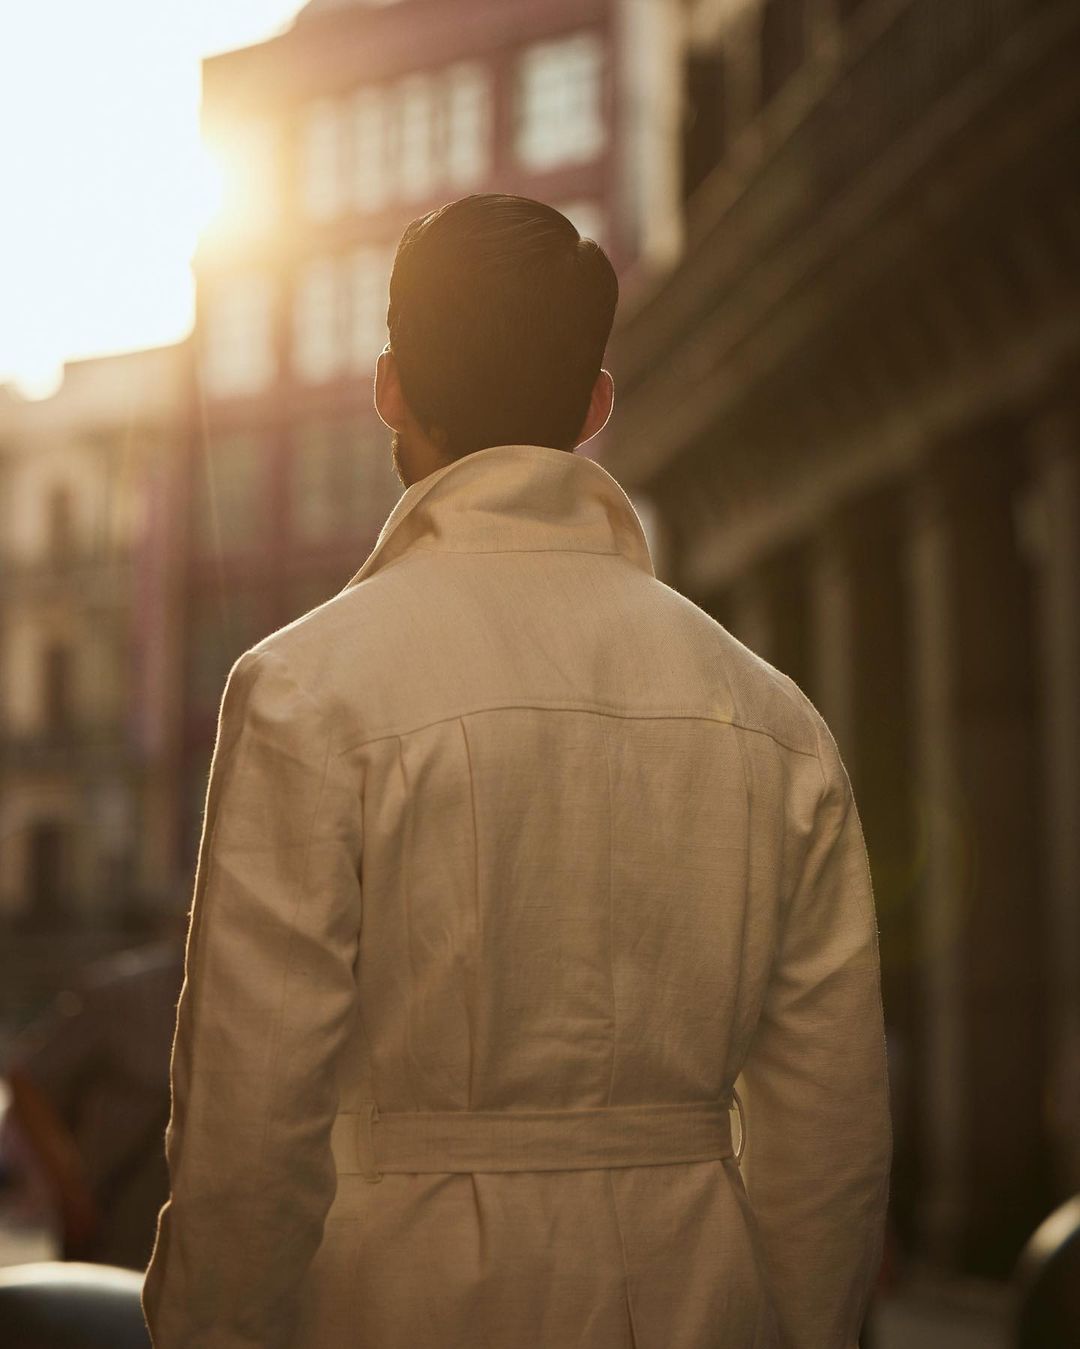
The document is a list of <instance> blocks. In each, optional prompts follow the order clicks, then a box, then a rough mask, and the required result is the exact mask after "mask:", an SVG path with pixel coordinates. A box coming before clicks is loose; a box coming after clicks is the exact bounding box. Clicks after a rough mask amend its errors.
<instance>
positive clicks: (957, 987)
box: [906, 477, 967, 1266]
mask: <svg viewBox="0 0 1080 1349" xmlns="http://www.w3.org/2000/svg"><path fill="white" fill-rule="evenodd" d="M907 504H908V511H909V533H908V538H907V557H906V562H907V573H908V589H909V596H910V612H911V621H912V631H911V654H912V718H911V724H912V729H913V733H914V741H915V744H914V754H913V773H914V794H915V812H916V833H917V838H918V842H919V852H920V854H921V856H922V858H923V864H922V868H921V872H920V876H919V879H918V959H919V965H920V970H921V1001H922V1007H923V1017H922V1024H923V1026H924V1027H925V1038H924V1043H923V1044H922V1046H921V1056H920V1057H921V1059H922V1063H921V1072H920V1073H919V1077H920V1079H921V1088H922V1090H921V1093H920V1094H921V1101H922V1112H921V1130H920V1132H921V1136H922V1144H923V1146H922V1149H921V1151H922V1154H923V1158H924V1165H923V1190H922V1194H921V1195H920V1197H919V1203H918V1218H917V1222H918V1226H919V1229H920V1232H921V1237H922V1243H921V1244H922V1245H923V1246H924V1248H925V1249H926V1251H927V1254H928V1255H929V1257H930V1259H931V1260H932V1261H933V1263H935V1264H938V1265H944V1266H948V1265H951V1264H952V1263H953V1262H954V1256H955V1252H956V1249H957V1247H958V1245H959V1241H960V1231H961V1225H962V1218H963V1201H964V1194H965V1191H966V1188H967V1167H966V1162H967V1155H966V1149H965V1147H964V1136H963V1114H964V1110H963V1104H964V1096H965V1092H966V1082H965V1069H966V1062H965V1056H964V1026H963V998H962V989H961V976H960V968H959V946H958V940H957V939H958V935H959V930H960V917H961V916H960V912H959V909H960V904H961V895H962V893H963V872H964V865H963V857H962V844H961V839H962V835H963V825H962V811H961V805H960V791H959V785H958V782H957V774H956V757H957V756H956V739H955V733H956V727H955V723H954V719H953V704H954V700H955V671H956V650H955V645H954V644H955V637H956V625H955V611H954V605H953V603H952V595H953V579H952V578H953V557H952V538H951V536H950V529H949V519H948V514H947V510H946V501H945V496H944V492H943V491H942V489H941V486H940V484H939V483H938V482H936V481H935V480H934V479H932V478H930V477H920V478H918V479H916V481H915V482H914V483H913V484H912V487H911V492H910V496H909V499H908V503H907Z"/></svg>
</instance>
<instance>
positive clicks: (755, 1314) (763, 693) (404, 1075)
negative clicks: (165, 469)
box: [143, 196, 892, 1349]
mask: <svg viewBox="0 0 1080 1349" xmlns="http://www.w3.org/2000/svg"><path fill="white" fill-rule="evenodd" d="M616 300H617V285H616V281H615V276H614V273H613V272H612V269H611V266H610V263H609V262H608V260H607V258H606V257H605V255H604V254H603V252H602V251H601V249H600V248H599V247H598V246H597V244H595V243H594V242H592V241H591V240H583V239H580V238H579V236H578V234H577V231H576V230H575V229H574V227H573V226H572V225H571V224H570V222H569V221H568V220H566V219H565V217H563V216H562V215H560V214H559V213H558V212H557V211H555V210H553V209H551V208H550V207H548V206H544V205H542V204H540V203H538V202H534V201H529V200H526V199H522V198H518V197H510V196H472V197H466V198H464V199H462V200H460V201H456V202H452V203H450V204H449V205H447V206H445V207H443V208H442V209H440V210H438V211H435V212H433V213H431V214H430V215H427V216H425V217H423V218H422V219H420V220H418V221H414V222H413V223H412V224H411V225H410V226H409V227H408V229H407V230H406V231H405V233H404V235H403V236H402V239H401V242H400V244H399V247H398V250H397V254H396V258H395V262H394V268H393V274H392V277H391V281H390V304H389V311H388V326H389V337H390V341H389V343H388V345H387V347H386V349H385V350H384V351H383V353H382V355H381V356H380V357H379V360H378V365H377V370H376V375H375V405H376V408H377V410H378V412H379V415H380V416H381V418H382V419H383V421H384V422H385V423H386V425H387V426H388V427H389V428H390V429H391V430H392V431H393V441H392V447H393V455H394V461H395V464H396V465H397V470H398V473H399V475H400V477H401V480H402V482H403V484H405V487H406V490H405V492H404V493H403V495H402V496H401V498H400V500H399V501H398V502H397V504H396V505H395V507H394V509H393V510H392V511H391V513H390V515H389V517H388V519H387V521H386V523H385V525H384V526H383V529H382V531H381V533H380V534H379V537H378V540H377V542H376V544H375V547H374V549H373V551H372V552H371V554H370V556H369V557H368V559H367V561H366V562H365V563H364V565H363V566H362V567H361V568H360V570H359V571H358V572H357V574H356V575H355V576H354V577H353V578H352V580H351V581H350V582H349V583H348V584H347V585H346V587H345V589H344V590H342V591H341V592H340V593H339V594H338V595H336V596H334V597H333V598H332V599H330V600H329V601H327V602H326V603H325V604H322V605H320V606H319V607H318V608H316V609H314V610H312V611H311V612H309V613H307V614H304V615H303V616H302V617H301V618H299V619H297V620H296V621H295V622H292V623H290V624H288V625H287V626H286V627H284V628H281V629H279V630H278V631H277V632H275V633H272V634H271V635H270V636H268V637H266V638H264V639H263V640H262V641H260V642H258V643H257V644H256V645H255V646H254V647H252V648H251V649H250V650H249V651H247V652H245V653H244V654H243V655H242V656H241V657H240V658H239V660H238V661H237V662H236V664H235V665H234V666H233V668H232V670H231V671H230V674H229V678H228V680H227V682H226V686H225V690H224V695H223V700H222V706H221V713H220V720H219V725H218V734H217V743H216V746H215V750H214V757H213V761H212V765H211V772H210V781H209V786H208V791H207V801H206V814H205V820H204V825H203V834H202V840H201V844H200V851H199V861H198V866H197V869H196V878H195V893H194V899H193V903H192V909H191V922H190V933H189V938H188V949H187V967H186V978H185V983H184V986H183V989H182V992H181V997H180V1002H179V1007H178V1014H177V1027H176V1039H175V1044H174V1048H173V1055H172V1089H173V1115H172V1118H171V1120H170V1123H169V1126H168V1129H167V1131H166V1138H165V1143H166V1152H167V1157H168V1165H169V1171H170V1176H171V1197H170V1200H169V1202H168V1203H167V1204H166V1205H165V1206H164V1207H163V1209H162V1211H161V1214H160V1219H159V1229H158V1235H157V1242H156V1245H155V1249H154V1252H153V1256H152V1258H151V1261H150V1265H149V1268H148V1271H147V1275H146V1281H145V1287H144V1293H143V1304H144V1310H145V1312H146V1317H147V1321H148V1324H149V1326H150V1329H151V1332H152V1334H153V1338H154V1343H155V1345H156V1346H157V1349H240V1347H241V1346H244V1347H245V1349H247V1347H249V1346H250V1347H252V1349H254V1346H256V1345H257V1346H259V1349H285V1346H288V1347H289V1349H339V1347H340V1349H479V1347H480V1346H487V1347H488V1349H569V1346H571V1345H574V1346H578V1347H579V1349H623V1347H624V1346H637V1347H638V1349H654V1347H655V1349H720V1347H721V1346H723V1349H752V1347H753V1349H765V1347H766V1346H768V1347H770V1349H771V1347H772V1346H777V1347H779V1346H793V1347H796V1349H854V1346H855V1344H856V1339H857V1335H858V1330H859V1326H860V1324H861V1321H862V1318H863V1315H864V1312H865V1309H866V1304H867V1301H868V1298H869V1294H870V1290H871V1287H872V1284H873V1281H874V1277H875V1275H876V1274H877V1271H878V1266H879V1261H880V1256H881V1245H882V1234H883V1228H884V1217H885V1207H886V1198H887V1188H888V1177H889V1165H890V1160H891V1149H892V1135H891V1129H890V1122H889V1112H888V1082H887V1070H886V1060H885V1038H884V1023H883V1017H882V1006H881V992H880V974H879V962H878V945H877V929H876V922H875V914H874V903H873V895H872V891H871V883H870V876H869V871H868V867H867V859H866V851H865V848H864V845H863V837H862V832H861V829H860V825H859V818H858V814H857V811H856V808H855V804H854V802H853V800H852V795H851V789H850V786H849V783H848V778H847V775H846V773H845V771H844V768H843V766H842V764H841V761H840V758H839V756H838V753H837V750H836V746H835V744H834V742H833V739H832V737H831V735H830V734H829V731H828V729H827V728H826V726H825V723H824V722H823V720H822V718H821V717H820V716H819V714H818V713H817V712H816V711H815V709H814V708H813V707H812V706H811V704H810V703H809V701H808V700H807V699H806V697H805V696H804V695H803V694H802V693H801V692H800V690H799V689H798V688H797V687H796V686H795V685H794V684H793V683H792V681H791V680H790V679H788V678H787V677H785V676H784V675H783V674H781V673H780V672H778V671H777V670H775V669H773V667H772V666H770V665H768V664H766V663H765V662H764V661H762V660H760V659H759V658H758V657H757V656H755V655H754V654H753V653H752V652H750V651H748V650H747V649H746V648H745V647H744V646H742V645H740V643H739V642H738V641H736V640H735V638H734V637H732V636H731V635H730V634H729V633H728V632H727V631H726V630H725V629H724V628H723V627H721V626H720V625H719V624H718V623H716V622H714V620H713V619H711V618H710V617H709V616H708V615H707V614H705V613H704V612H703V611H702V610H701V609H699V608H697V607H696V606H695V605H693V604H692V603H691V602H690V601H689V600H688V599H686V598H685V597H684V596H682V595H680V594H678V593H677V592H676V591H674V590H672V589H671V588H669V587H668V586H666V585H664V584H663V583H662V582H660V581H659V580H658V579H657V578H656V577H655V575H654V573H653V567H652V563H651V559H650V555H649V550H648V546H647V543H646V539H645V536H644V533H643V531H642V527H641V523H640V521H639V519H638V517H637V515H636V513H635V511H634V509H633V507H632V506H631V504H630V501H629V499H628V498H627V496H626V495H625V493H624V492H623V491H622V489H621V488H620V487H619V485H618V484H617V482H616V481H615V479H614V478H613V477H612V476H611V475H610V474H609V473H608V472H607V471H606V470H604V469H603V468H602V467H600V465H599V464H597V463H596V462H594V461H592V460H590V459H588V458H586V457H584V456H581V455H575V454H574V450H575V448H576V447H577V446H579V445H581V444H583V443H584V442H585V441H587V440H588V439H590V438H591V437H592V436H594V435H595V434H596V433H597V432H598V431H599V430H600V429H601V428H602V427H603V426H604V424H605V423H606V422H607V420H608V417H609V415H610V412H611V408H612V400H613V385H612V380H611V377H610V375H609V374H608V373H607V372H606V371H605V370H604V369H602V360H603V356H604V350H605V345H606V342H607V339H608V335H609V333H610V329H611V324H612V320H613V316H614V312H615V306H616ZM737 1078H739V1079H740V1084H739V1098H740V1099H739V1100H737V1101H736V1100H735V1099H734V1097H733V1090H734V1087H735V1083H736V1079H737ZM733 1104H735V1105H736V1106H740V1107H741V1108H740V1111H739V1113H740V1115H741V1116H742V1124H743V1128H742V1129H740V1130H739V1134H740V1141H739V1143H738V1145H736V1144H735V1139H734V1138H733V1132H734V1131H733V1129H732V1122H731V1121H732V1116H731V1108H732V1105H733ZM743 1133H744V1134H745V1151H744V1150H743V1148H742V1141H743V1139H742V1135H743ZM737 1154H739V1155H737Z"/></svg>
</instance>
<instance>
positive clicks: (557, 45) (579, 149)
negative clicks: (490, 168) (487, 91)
mask: <svg viewBox="0 0 1080 1349" xmlns="http://www.w3.org/2000/svg"><path fill="white" fill-rule="evenodd" d="M603 65H604V48H603V43H602V42H601V39H600V37H599V35H598V34H596V33H577V34H575V35H574V36H573V37H569V38H561V39H559V40H558V41H555V42H543V43H538V44H537V45H536V46H534V47H531V48H529V49H528V50H527V51H526V52H525V53H524V55H523V56H522V60H521V67H520V72H519V76H520V80H519V85H518V103H517V136H516V143H517V155H518V158H519V160H520V161H521V163H522V164H523V165H525V166H526V167H527V168H530V169H550V168H554V167H556V166H557V165H560V164H573V163H582V162H585V161H587V160H590V159H592V158H593V157H594V156H595V155H596V154H597V152H598V151H599V150H600V149H601V147H602V146H603V144H604V138H605V136H604V120H603V110H602V92H603V79H602V77H603Z"/></svg>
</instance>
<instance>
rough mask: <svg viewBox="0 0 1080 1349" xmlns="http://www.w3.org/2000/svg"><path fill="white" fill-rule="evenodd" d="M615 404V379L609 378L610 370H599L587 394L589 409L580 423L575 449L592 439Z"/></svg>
mask: <svg viewBox="0 0 1080 1349" xmlns="http://www.w3.org/2000/svg"><path fill="white" fill-rule="evenodd" d="M614 406H615V381H614V380H613V379H612V378H611V372H610V371H608V370H601V371H600V373H599V374H598V375H597V377H596V383H595V384H594V385H593V388H592V393H591V394H590V395H589V410H588V412H586V414H585V421H584V422H583V423H582V426H581V431H580V432H579V433H578V438H577V440H576V441H575V443H574V449H575V450H576V449H577V447H578V446H579V445H584V444H585V442H586V441H587V440H592V438H593V436H595V435H597V434H598V433H599V432H600V431H602V430H603V429H604V427H605V426H607V424H608V418H609V417H610V416H611V410H612V408H613V407H614Z"/></svg>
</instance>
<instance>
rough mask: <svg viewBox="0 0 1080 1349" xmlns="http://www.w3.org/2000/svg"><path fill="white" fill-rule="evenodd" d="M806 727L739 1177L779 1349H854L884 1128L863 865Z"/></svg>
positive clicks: (842, 800) (861, 847)
mask: <svg viewBox="0 0 1080 1349" xmlns="http://www.w3.org/2000/svg"><path fill="white" fill-rule="evenodd" d="M813 717H814V724H815V727H816V731H817V736H818V746H819V764H820V767H821V794H820V797H819V798H818V801H817V806H816V809H815V811H814V815H813V821H812V825H811V828H810V833H809V838H808V840H807V841H806V842H805V843H804V844H803V845H802V847H803V859H802V865H801V875H800V876H799V877H798V879H797V881H796V883H795V886H794V890H793V892H792V893H791V895H790V902H789V903H788V904H787V907H786V912H785V913H784V914H783V916H782V921H781V926H780V933H779V939H778V949H777V952H776V956H775V960H774V966H773V969H772V973H771V978H770V982H769V987H768V989H767V991H766V995H765V1001H764V1005H763V1009H762V1014H761V1018H760V1021H759V1023H758V1026H757V1028H756V1030H755V1034H754V1037H753V1040H752V1042H751V1048H750V1053H749V1056H748V1058H747V1060H746V1062H745V1064H744V1066H743V1070H742V1074H741V1079H742V1080H741V1086H740V1095H741V1096H742V1097H743V1105H744V1107H745V1111H746V1148H745V1157H744V1158H743V1172H744V1178H745V1181H746V1190H747V1194H748V1195H749V1198H750V1202H751V1205H752V1207H753V1210H754V1213H755V1216H756V1219H757V1223H758V1229H759V1234H760V1240H761V1248H762V1249H761V1253H762V1258H763V1261H764V1265H765V1268H766V1274H767V1278H768V1281H769V1285H770V1291H771V1293H772V1296H773V1301H774V1306H775V1310H776V1315H777V1320H778V1324H779V1332H780V1339H779V1344H780V1346H781V1349H857V1344H858V1336H859V1330H860V1327H861V1325H862V1322H863V1318H864V1317H865V1315H866V1311H867V1308H868V1305H869V1300H870V1297H871V1294H872V1291H873V1285H874V1282H875V1279H876V1277H877V1274H878V1270H879V1267H880V1264H881V1256H882V1250H883V1243H884V1233H885V1210H886V1205H887V1202H888V1191H889V1172H890V1167H891V1162H892V1124H891V1119H890V1112H889V1087H888V1070H887V1066H886V1056H885V1027H884V1016H883V1010H882V1001H881V974H880V960H879V951H878V933H877V923H876V916H875V909H874V898H873V890H872V885H871V879H870V868H869V862H868V859H867V853H866V847H865V844H864V841H863V833H862V827H861V824H860V821H859V815H858V811H857V809H856V806H855V802H854V799H853V797H852V792H851V785H850V783H849V780H848V776H847V773H846V771H845V769H844V766H843V764H842V763H841V760H840V756H839V753H838V751H837V748H836V744H835V741H834V740H833V737H832V735H831V733H830V732H829V730H828V727H827V726H826V725H825V722H824V721H823V720H822V718H821V717H820V715H819V714H818V713H817V711H816V709H815V710H814V711H813Z"/></svg>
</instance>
